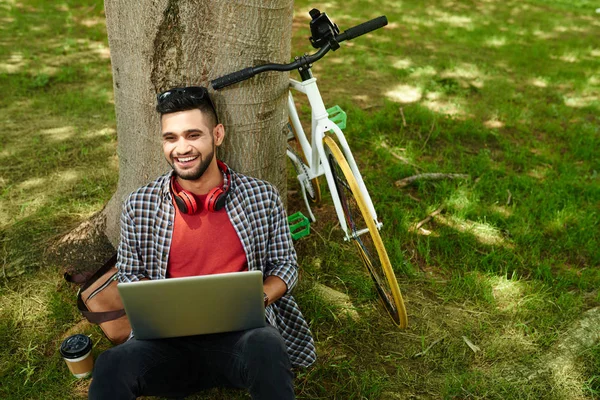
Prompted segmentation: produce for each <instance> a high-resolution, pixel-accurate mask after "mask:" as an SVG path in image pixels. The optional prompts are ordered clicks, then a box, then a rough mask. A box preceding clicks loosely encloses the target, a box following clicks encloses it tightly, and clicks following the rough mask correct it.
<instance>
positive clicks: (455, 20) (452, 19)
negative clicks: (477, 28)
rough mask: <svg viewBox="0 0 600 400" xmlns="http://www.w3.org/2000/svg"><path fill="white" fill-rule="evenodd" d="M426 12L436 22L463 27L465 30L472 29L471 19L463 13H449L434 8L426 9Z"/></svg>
mask: <svg viewBox="0 0 600 400" xmlns="http://www.w3.org/2000/svg"><path fill="white" fill-rule="evenodd" d="M428 10H430V11H428V14H429V15H431V16H433V19H434V20H435V21H437V22H438V23H444V24H447V25H450V26H453V27H455V28H463V29H467V30H472V29H473V27H474V26H473V19H472V18H470V17H467V16H464V15H456V14H450V13H447V12H445V11H441V10H439V9H436V8H433V7H432V8H430V9H428Z"/></svg>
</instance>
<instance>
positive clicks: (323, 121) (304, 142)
mask: <svg viewBox="0 0 600 400" xmlns="http://www.w3.org/2000/svg"><path fill="white" fill-rule="evenodd" d="M292 90H295V91H298V92H300V93H303V94H305V95H306V96H307V98H308V102H309V104H310V108H311V140H310V142H309V141H308V139H307V137H306V133H305V132H304V129H303V128H302V124H301V123H300V118H299V117H298V112H297V110H296V105H295V103H294V98H293V96H292ZM287 106H288V112H289V118H290V121H291V123H292V126H293V128H294V131H295V132H296V135H297V138H298V141H299V144H300V147H301V148H302V152H303V153H304V156H305V159H306V160H307V163H308V165H307V164H305V163H304V162H303V160H302V159H300V158H299V157H298V156H297V155H296V154H295V153H294V152H292V151H290V150H289V149H288V150H287V156H288V157H289V158H290V159H291V160H292V162H294V161H295V162H296V163H301V164H304V165H305V166H306V167H307V168H306V169H304V171H306V172H302V171H299V172H300V174H298V175H297V178H298V181H299V182H300V186H301V188H302V196H303V198H304V203H305V204H306V208H307V209H308V212H309V214H310V218H311V220H312V221H313V222H314V221H315V216H314V215H313V213H312V210H311V208H310V204H309V202H308V199H307V197H306V187H305V184H304V182H305V180H310V179H314V178H316V177H319V176H321V175H325V178H326V180H327V185H328V186H329V191H330V192H331V197H332V199H333V205H334V207H335V212H336V214H337V217H338V220H339V221H340V225H341V227H342V230H343V231H344V234H345V238H344V239H345V240H350V239H352V238H355V236H358V235H361V234H363V233H365V232H368V229H366V228H365V229H363V230H361V231H359V232H356V233H353V232H351V231H350V229H349V228H348V224H347V223H346V219H345V217H344V211H343V208H342V204H341V202H340V199H339V196H338V192H337V186H336V183H335V180H334V177H333V174H332V172H331V167H330V166H329V162H328V160H327V155H326V154H325V150H324V148H323V138H324V137H325V134H326V133H327V132H329V131H333V132H334V134H335V136H336V138H337V139H338V142H339V144H340V146H341V150H342V152H343V153H344V156H345V157H346V160H347V161H348V165H349V166H350V169H351V170H352V174H353V175H354V177H355V178H356V181H357V182H358V186H359V189H360V191H361V193H362V195H363V197H364V199H365V200H366V203H367V207H368V209H369V212H370V214H371V218H372V219H373V221H375V225H376V226H377V228H378V229H381V227H382V225H383V224H382V223H380V222H379V221H378V219H377V214H376V212H375V207H373V202H372V201H371V196H369V192H368V191H367V188H366V186H365V183H364V181H363V179H362V176H361V174H360V171H359V170H358V167H357V166H356V162H355V161H354V156H353V155H352V152H351V151H350V147H349V146H348V142H347V141H346V137H345V136H344V133H343V132H342V130H341V129H340V128H339V127H338V126H337V124H335V123H334V122H333V121H331V120H330V119H329V115H328V113H327V109H326V108H325V104H324V103H323V99H322V98H321V93H320V92H319V88H318V87H317V79H316V78H310V79H308V80H306V81H303V82H300V81H296V80H294V79H290V92H289V95H288V105H287ZM307 174H308V176H307Z"/></svg>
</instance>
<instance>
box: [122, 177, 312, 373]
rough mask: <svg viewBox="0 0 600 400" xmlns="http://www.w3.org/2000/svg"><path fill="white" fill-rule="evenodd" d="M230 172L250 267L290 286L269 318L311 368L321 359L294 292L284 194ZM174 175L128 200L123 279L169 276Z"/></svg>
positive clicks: (232, 203)
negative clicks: (167, 274)
mask: <svg viewBox="0 0 600 400" xmlns="http://www.w3.org/2000/svg"><path fill="white" fill-rule="evenodd" d="M229 171H230V176H231V181H232V182H231V188H230V193H229V196H228V198H227V204H226V211H227V214H228V215H229V219H230V220H231V223H232V225H233V227H234V228H235V230H236V232H237V234H238V236H239V238H240V240H241V242H242V245H243V247H244V251H245V253H246V259H247V261H248V269H249V270H260V271H262V273H263V275H264V276H265V277H267V276H270V275H275V276H278V277H279V278H281V279H282V280H283V281H284V282H285V283H286V285H287V288H288V290H287V292H286V294H285V295H284V296H283V297H281V298H280V299H279V300H277V301H276V302H274V303H272V304H271V305H269V306H268V307H267V309H266V318H267V321H268V322H269V324H271V325H272V326H274V327H275V328H277V329H278V330H279V332H280V333H281V335H282V336H283V339H284V341H285V344H286V346H287V351H288V354H289V356H290V361H291V363H292V365H294V366H309V365H311V364H312V363H313V362H314V361H315V359H316V353H315V346H314V342H313V339H312V336H311V333H310V330H309V328H308V325H307V323H306V321H305V320H304V318H303V316H302V314H301V312H300V309H299V308H298V305H297V304H296V301H295V300H294V298H293V297H292V296H291V295H290V291H291V290H292V288H293V287H294V286H295V284H296V282H297V280H298V264H297V261H296V251H295V250H294V246H293V243H292V238H291V236H290V230H289V227H288V224H287V218H286V212H285V209H284V208H283V204H282V202H281V198H280V197H279V193H278V192H277V189H276V188H275V187H274V186H272V185H271V184H269V183H268V182H265V181H261V180H259V179H255V178H251V177H248V176H245V175H241V174H238V173H236V172H234V171H232V170H231V169H229ZM171 175H172V172H169V173H167V174H165V175H163V176H161V177H159V178H158V179H156V180H155V181H154V182H151V183H149V184H148V185H146V186H144V187H142V188H140V189H138V190H136V191H135V192H133V193H132V194H130V195H129V197H128V199H127V200H126V202H125V204H124V207H123V213H122V214H121V242H120V244H119V250H118V256H117V267H118V269H119V272H120V273H119V280H120V281H121V282H132V281H137V280H139V279H141V278H144V277H147V278H150V279H165V277H166V273H167V261H168V256H169V249H170V246H171V238H172V236H173V224H174V221H175V207H174V205H173V199H172V197H171V191H170V189H169V187H170V179H171ZM218 246H219V243H218V240H217V241H215V251H226V249H222V250H219V248H218Z"/></svg>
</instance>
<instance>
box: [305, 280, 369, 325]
mask: <svg viewBox="0 0 600 400" xmlns="http://www.w3.org/2000/svg"><path fill="white" fill-rule="evenodd" d="M312 290H314V291H315V293H316V294H318V295H319V297H321V299H322V300H323V301H325V302H327V303H329V304H331V305H333V306H335V307H336V308H338V309H339V311H340V313H342V314H346V315H348V316H349V317H350V318H351V319H353V320H354V321H359V320H360V316H359V315H358V312H357V311H356V307H355V306H354V305H353V304H352V301H351V300H350V296H348V295H347V294H346V293H342V292H340V291H338V290H335V289H333V288H330V287H329V286H326V285H322V284H320V283H315V284H314V286H313V289H312Z"/></svg>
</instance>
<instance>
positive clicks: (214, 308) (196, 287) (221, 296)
mask: <svg viewBox="0 0 600 400" xmlns="http://www.w3.org/2000/svg"><path fill="white" fill-rule="evenodd" d="M117 288H118V289H119V293H120V295H121V299H122V300H123V305H124V307H125V311H126V312H127V317H128V318H129V322H130V323H131V328H132V330H133V334H134V335H135V337H136V338H137V339H162V338H169V337H179V336H191V335H201V334H208V333H220V332H232V331H240V330H245V329H252V328H258V327H261V326H265V310H264V301H263V275H262V272H260V271H247V272H231V273H225V274H214V275H203V276H192V277H185V278H170V279H160V280H146V281H139V282H127V283H119V284H118V285H117Z"/></svg>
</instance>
